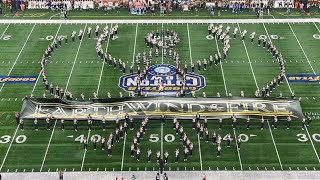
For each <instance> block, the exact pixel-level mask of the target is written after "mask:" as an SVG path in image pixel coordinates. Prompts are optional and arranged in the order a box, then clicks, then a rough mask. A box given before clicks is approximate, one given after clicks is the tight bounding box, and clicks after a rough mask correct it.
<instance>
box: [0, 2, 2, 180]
mask: <svg viewBox="0 0 320 180" xmlns="http://www.w3.org/2000/svg"><path fill="white" fill-rule="evenodd" d="M0 14H2V3H1V2H0ZM0 177H1V176H0Z"/></svg>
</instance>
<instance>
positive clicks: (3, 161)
mask: <svg viewBox="0 0 320 180" xmlns="http://www.w3.org/2000/svg"><path fill="white" fill-rule="evenodd" d="M35 26H36V24H34V25H33V27H32V29H31V31H30V33H29V35H28V37H27V40H26V41H25V43H24V44H23V46H22V48H21V50H20V52H19V54H18V56H17V58H16V60H15V62H14V63H13V65H12V67H11V69H10V71H9V73H8V76H9V75H10V74H11V72H12V69H13V68H14V66H15V64H16V63H17V60H18V59H19V57H20V55H21V53H22V51H23V49H24V48H25V46H26V44H27V42H28V40H29V38H30V36H31V34H32V32H33V30H34V28H35ZM8 27H9V26H7V28H8ZM3 86H4V84H2V86H1V88H0V92H1V91H2V89H3ZM18 129H19V125H17V128H16V130H15V132H14V134H13V137H12V139H11V142H10V145H9V147H8V149H7V152H6V154H5V156H4V158H3V160H2V163H1V166H0V171H1V170H2V167H3V165H4V163H5V161H6V159H7V157H8V154H9V151H10V149H11V146H12V143H13V140H14V139H15V137H16V134H17V132H18Z"/></svg>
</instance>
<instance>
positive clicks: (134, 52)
mask: <svg viewBox="0 0 320 180" xmlns="http://www.w3.org/2000/svg"><path fill="white" fill-rule="evenodd" d="M138 25H139V24H138V23H137V25H136V34H135V36H134V45H133V55H132V65H134V57H135V55H136V45H137V35H138Z"/></svg>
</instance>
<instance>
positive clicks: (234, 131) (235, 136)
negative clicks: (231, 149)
mask: <svg viewBox="0 0 320 180" xmlns="http://www.w3.org/2000/svg"><path fill="white" fill-rule="evenodd" d="M233 135H234V142H235V144H236V148H237V152H238V157H239V163H240V169H241V171H242V170H243V167H242V161H241V155H240V151H239V148H238V145H237V134H236V130H235V129H233Z"/></svg>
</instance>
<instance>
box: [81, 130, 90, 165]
mask: <svg viewBox="0 0 320 180" xmlns="http://www.w3.org/2000/svg"><path fill="white" fill-rule="evenodd" d="M89 137H90V131H88V137H87V142H88V144H89V141H90V140H91V139H89ZM86 154H87V151H85V150H84V153H83V158H82V163H81V169H80V171H82V169H83V165H84V160H85V159H86Z"/></svg>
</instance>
